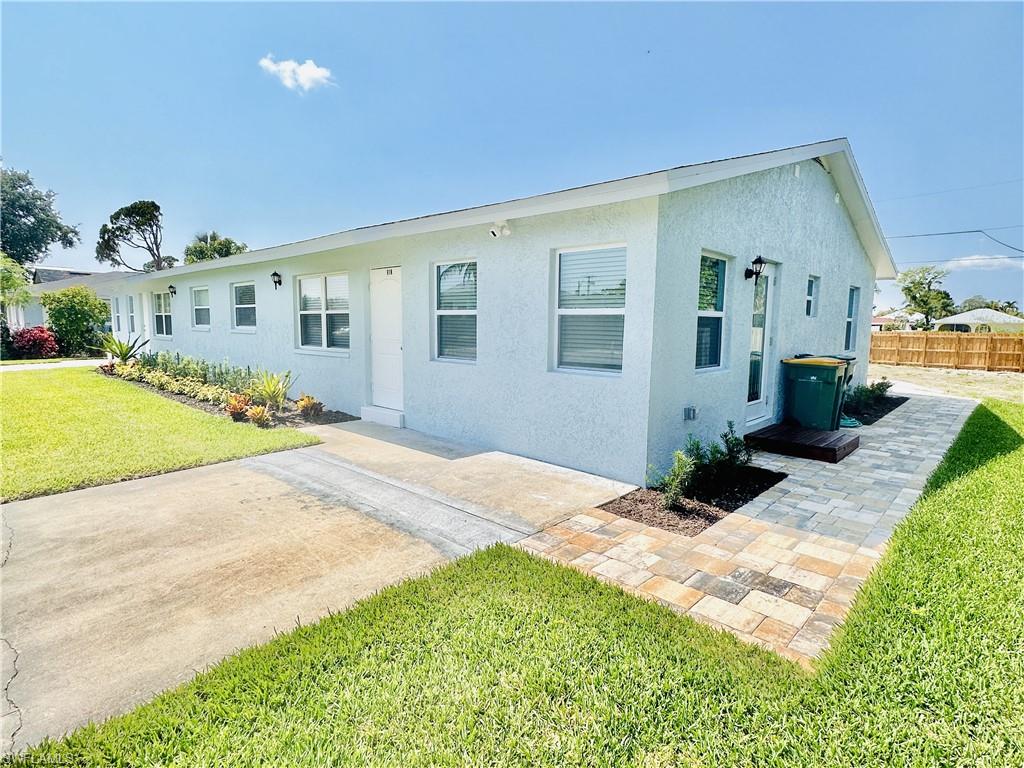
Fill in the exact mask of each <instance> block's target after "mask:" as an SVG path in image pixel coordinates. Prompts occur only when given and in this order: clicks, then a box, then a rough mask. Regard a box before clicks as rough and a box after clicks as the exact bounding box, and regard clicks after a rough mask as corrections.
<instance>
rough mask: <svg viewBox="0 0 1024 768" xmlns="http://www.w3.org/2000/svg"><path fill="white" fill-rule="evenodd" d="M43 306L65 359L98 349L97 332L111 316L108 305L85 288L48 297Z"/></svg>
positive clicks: (71, 289)
mask: <svg viewBox="0 0 1024 768" xmlns="http://www.w3.org/2000/svg"><path fill="white" fill-rule="evenodd" d="M39 303H40V304H42V305H43V307H44V308H45V309H46V314H47V318H48V320H47V322H48V324H49V326H50V328H51V329H52V330H53V332H54V333H55V334H56V335H57V341H58V342H59V345H60V348H61V350H62V351H63V352H64V354H65V355H77V354H80V353H83V352H85V351H86V350H88V349H89V347H91V346H95V344H96V342H97V339H98V336H99V334H98V331H97V328H99V327H100V326H102V325H103V323H105V322H106V321H107V318H108V317H109V316H110V308H109V307H108V306H107V305H106V303H105V302H103V301H101V300H100V299H99V297H97V296H96V294H95V293H94V292H93V291H91V290H90V289H88V288H86V287H85V286H82V285H75V286H72V287H71V288H64V289H63V290H60V291H53V292H50V293H44V294H43V295H42V296H40V297H39Z"/></svg>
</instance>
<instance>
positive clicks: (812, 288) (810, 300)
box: [804, 275, 821, 317]
mask: <svg viewBox="0 0 1024 768" xmlns="http://www.w3.org/2000/svg"><path fill="white" fill-rule="evenodd" d="M820 296H821V278H820V277H819V276H818V275H808V276H807V296H806V297H805V299H804V315H805V316H806V317H817V316H818V301H819V297H820Z"/></svg>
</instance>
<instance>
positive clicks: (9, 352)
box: [0, 314, 16, 360]
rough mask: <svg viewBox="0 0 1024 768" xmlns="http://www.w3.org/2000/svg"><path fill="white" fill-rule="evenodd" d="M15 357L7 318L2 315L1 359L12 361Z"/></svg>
mask: <svg viewBox="0 0 1024 768" xmlns="http://www.w3.org/2000/svg"><path fill="white" fill-rule="evenodd" d="M15 356H16V355H15V351H14V341H13V339H11V329H10V328H9V327H8V325H7V318H6V317H4V316H3V314H0V359H4V360H10V359H11V358H13V357H15Z"/></svg>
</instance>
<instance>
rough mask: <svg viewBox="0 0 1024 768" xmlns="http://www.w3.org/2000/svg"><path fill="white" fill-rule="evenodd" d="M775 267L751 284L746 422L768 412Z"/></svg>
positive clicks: (765, 415) (772, 367)
mask: <svg viewBox="0 0 1024 768" xmlns="http://www.w3.org/2000/svg"><path fill="white" fill-rule="evenodd" d="M774 279H775V270H774V269H773V267H772V265H771V264H768V265H766V266H765V268H764V272H763V273H762V275H761V277H760V278H758V280H757V284H756V285H755V286H754V306H753V308H752V310H751V313H750V359H749V362H748V364H747V423H748V424H749V423H750V422H753V421H758V420H759V419H763V418H765V417H767V416H768V415H769V414H770V413H771V411H770V408H771V395H772V392H771V389H772V388H771V383H772V381H774V378H773V374H772V372H773V370H774V367H775V366H774V365H773V364H772V361H773V359H774V358H773V357H772V354H773V353H772V351H771V348H772V337H771V322H772V317H771V314H772V302H773V301H774V294H775V285H774V283H773V281H774Z"/></svg>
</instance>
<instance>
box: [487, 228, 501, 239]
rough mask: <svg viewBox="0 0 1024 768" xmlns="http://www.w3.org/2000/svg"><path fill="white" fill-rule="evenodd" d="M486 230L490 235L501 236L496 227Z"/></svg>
mask: <svg viewBox="0 0 1024 768" xmlns="http://www.w3.org/2000/svg"><path fill="white" fill-rule="evenodd" d="M488 231H489V232H490V233H491V237H501V230H500V229H498V228H497V227H491V228H490V230H488Z"/></svg>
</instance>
